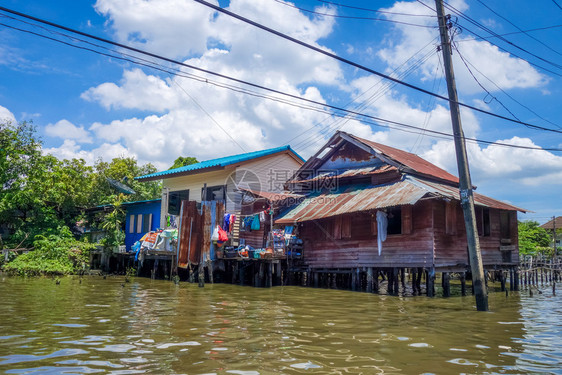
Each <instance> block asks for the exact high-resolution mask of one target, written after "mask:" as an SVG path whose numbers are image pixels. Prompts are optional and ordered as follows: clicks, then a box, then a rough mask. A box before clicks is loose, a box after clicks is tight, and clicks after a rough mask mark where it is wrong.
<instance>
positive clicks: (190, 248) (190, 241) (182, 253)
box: [178, 201, 201, 268]
mask: <svg viewBox="0 0 562 375" xmlns="http://www.w3.org/2000/svg"><path fill="white" fill-rule="evenodd" d="M182 205H183V210H182V218H181V228H180V238H179V240H180V243H179V246H180V249H179V256H178V266H179V267H182V268H187V267H188V264H189V263H192V264H195V265H197V264H199V259H200V258H201V246H200V243H201V242H200V241H201V215H200V214H199V212H198V210H197V202H195V201H189V202H188V201H183V202H182Z"/></svg>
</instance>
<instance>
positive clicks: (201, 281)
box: [198, 261, 205, 288]
mask: <svg viewBox="0 0 562 375" xmlns="http://www.w3.org/2000/svg"><path fill="white" fill-rule="evenodd" d="M203 264H204V262H203V261H200V262H199V280H198V281H199V288H203V287H204V286H205V268H204V265H203Z"/></svg>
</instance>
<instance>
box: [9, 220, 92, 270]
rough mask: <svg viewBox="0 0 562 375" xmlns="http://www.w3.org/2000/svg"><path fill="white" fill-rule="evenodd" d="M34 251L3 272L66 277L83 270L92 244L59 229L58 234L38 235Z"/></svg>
mask: <svg viewBox="0 0 562 375" xmlns="http://www.w3.org/2000/svg"><path fill="white" fill-rule="evenodd" d="M33 245H34V248H35V249H34V250H33V251H30V252H28V253H27V254H22V255H20V256H18V257H17V258H16V259H14V260H13V261H11V262H9V263H8V264H6V265H4V267H3V269H4V271H6V272H8V273H9V274H13V275H22V276H36V275H67V274H71V273H77V272H78V271H80V270H82V269H84V268H85V267H86V265H87V264H88V262H89V258H90V251H91V250H93V249H94V248H95V245H93V244H90V243H88V242H82V241H77V240H76V239H75V238H74V236H73V235H72V233H71V232H70V230H69V229H68V227H64V226H63V227H59V228H58V233H57V234H56V235H55V234H52V235H49V236H37V238H36V239H35V241H34V243H33Z"/></svg>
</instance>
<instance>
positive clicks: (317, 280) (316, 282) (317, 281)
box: [313, 272, 320, 288]
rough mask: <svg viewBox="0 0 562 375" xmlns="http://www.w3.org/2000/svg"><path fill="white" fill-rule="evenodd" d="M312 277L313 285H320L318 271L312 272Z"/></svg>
mask: <svg viewBox="0 0 562 375" xmlns="http://www.w3.org/2000/svg"><path fill="white" fill-rule="evenodd" d="M313 279H314V287H315V288H318V287H319V286H320V274H319V273H318V272H314V273H313Z"/></svg>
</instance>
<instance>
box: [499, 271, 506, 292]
mask: <svg viewBox="0 0 562 375" xmlns="http://www.w3.org/2000/svg"><path fill="white" fill-rule="evenodd" d="M499 276H500V290H501V291H502V292H505V279H506V278H507V277H506V273H505V272H504V271H503V270H501V271H500V275H499Z"/></svg>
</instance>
